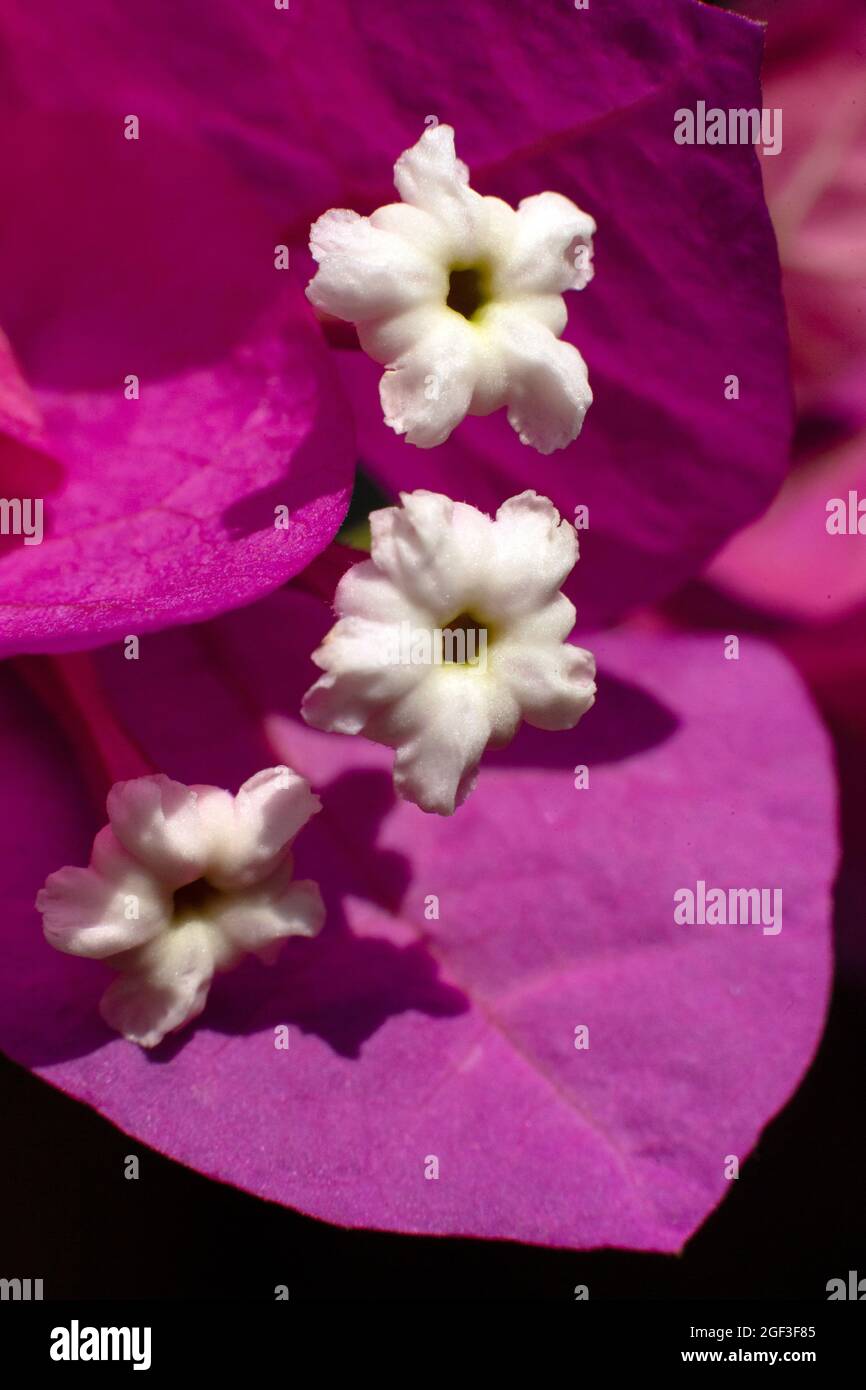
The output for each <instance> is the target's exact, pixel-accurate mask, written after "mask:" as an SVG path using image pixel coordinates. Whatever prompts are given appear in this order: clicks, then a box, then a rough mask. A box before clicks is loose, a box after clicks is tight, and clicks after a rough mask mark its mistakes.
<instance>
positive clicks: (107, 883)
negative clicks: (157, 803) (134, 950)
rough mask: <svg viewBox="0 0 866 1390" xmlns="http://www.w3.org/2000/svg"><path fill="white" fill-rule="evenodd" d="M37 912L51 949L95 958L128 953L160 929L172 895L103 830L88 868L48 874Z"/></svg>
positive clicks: (69, 869)
mask: <svg viewBox="0 0 866 1390" xmlns="http://www.w3.org/2000/svg"><path fill="white" fill-rule="evenodd" d="M36 908H37V911H39V912H41V913H42V918H43V929H44V932H45V939H46V940H47V941H48V943H49V945H51V946H54V947H55V948H56V949H57V950H58V951H64V952H66V953H67V954H69V955H74V956H90V957H93V958H95V959H98V958H101V957H105V956H112V955H115V954H116V953H117V952H118V951H127V950H129V949H130V948H131V947H133V946H138V945H140V944H141V943H142V942H144V941H148V940H149V939H150V938H151V937H152V936H154V935H155V934H156V933H157V932H158V931H160V930H161V929H162V928H163V926H164V925H165V923H166V922H167V920H168V919H169V918H170V916H171V894H170V893H168V892H166V891H165V890H164V889H163V888H162V886H161V885H160V884H159V883H158V882H157V881H156V880H155V879H154V878H153V877H152V876H151V875H150V874H149V873H147V871H146V870H145V869H143V868H142V866H141V865H140V864H138V863H137V862H136V861H135V860H134V859H132V858H131V857H130V855H129V854H127V852H126V851H125V850H124V848H123V846H122V845H121V844H120V843H119V842H118V840H117V839H116V838H115V836H114V834H113V832H112V830H111V829H110V828H109V827H108V826H106V828H105V829H104V830H102V831H100V833H99V835H98V836H97V839H96V843H95V844H94V850H93V856H92V858H91V862H90V867H89V868H87V869H78V868H70V867H67V868H64V869H58V870H57V872H56V873H53V874H49V876H48V878H47V879H46V881H45V886H44V887H43V888H41V889H40V891H39V893H38V895H37V898H36Z"/></svg>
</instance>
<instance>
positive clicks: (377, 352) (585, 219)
mask: <svg viewBox="0 0 866 1390" xmlns="http://www.w3.org/2000/svg"><path fill="white" fill-rule="evenodd" d="M394 183H395V185H396V188H397V192H398V193H399V194H400V197H401V198H402V200H403V201H402V202H400V203H390V204H389V205H388V206H387V207H384V208H378V209H377V210H376V211H375V212H374V213H373V214H372V216H370V217H360V216H359V215H358V214H357V213H356V212H349V211H347V210H346V209H344V208H338V209H335V210H333V211H331V212H326V213H324V214H323V215H322V216H321V217H320V218H319V219H318V220H317V221H316V222H315V223H314V225H313V227H312V229H311V232H310V250H311V252H312V254H313V257H314V259H315V260H316V261H317V262H318V265H319V269H318V270H317V272H316V274H315V277H314V278H313V280H312V281H311V282H310V285H309V287H308V289H307V295H308V297H309V298H310V300H311V301H312V302H313V304H315V305H316V307H317V308H318V309H321V310H323V311H324V312H325V313H328V314H333V315H334V316H335V317H336V318H341V319H348V320H349V321H350V322H352V323H354V324H356V325H357V329H358V339H359V341H360V344H361V347H362V348H363V349H364V351H365V352H366V353H367V354H368V355H369V356H370V357H372V358H373V360H374V362H381V363H383V364H384V365H385V366H386V368H387V370H386V372H385V374H384V376H383V377H382V380H381V382H380V383H379V396H380V398H381V401H382V409H383V411H384V414H385V424H386V425H388V426H389V427H390V428H391V429H392V430H394V432H395V434H405V436H406V439H407V442H408V443H409V444H417V445H419V446H420V447H421V448H424V449H430V448H432V447H433V446H434V445H437V444H442V443H444V441H445V440H446V439H447V438H448V437H449V435H450V434H451V431H452V430H453V429H454V427H455V426H456V425H458V424H459V423H460V421H461V420H462V419H463V418H464V417H465V416H466V415H467V414H469V415H491V414H492V413H493V411H495V410H500V409H501V408H502V407H503V406H505V405H507V406H508V423H509V424H510V425H511V427H512V429H514V430H516V431H517V434H518V436H519V438H520V442H521V444H531V445H532V446H533V447H534V448H536V449H538V450H539V451H540V452H541V453H543V454H550V453H552V452H553V451H554V449H563V448H565V446H566V444H570V443H571V441H572V440H573V439H576V438H577V436H578V435H579V434H580V428H581V425H582V424H583V417H584V415H585V414H586V412H587V410H588V408H589V406H590V404H591V402H592V392H591V391H590V389H589V382H588V380H587V373H586V363H585V362H584V360H583V358H582V357H581V355H580V353H579V352H578V350H577V348H575V347H572V345H571V344H570V343H562V342H560V341H559V337H560V335H561V333H562V330H563V329H564V328H565V325H566V323H567V321H568V312H567V310H566V307H565V300H564V299H563V297H562V294H563V291H564V290H581V289H583V288H584V286H585V285H586V284H587V283H588V282H589V280H590V279H591V278H592V236H593V232H594V231H595V223H594V222H593V220H592V218H591V217H590V216H589V215H588V214H587V213H585V212H582V211H581V209H580V208H578V207H575V205H574V203H572V202H570V201H569V199H568V198H563V197H562V196H561V194H558V193H536V194H535V195H534V196H532V197H530V198H524V199H523V200H522V201H521V203H520V206H519V208H518V209H517V210H516V211H515V210H514V209H513V208H511V207H509V206H508V204H507V203H503V202H502V200H501V199H500V198H482V197H481V195H480V194H479V193H476V192H475V190H474V189H473V188H471V187H470V185H469V170H468V169H467V167H466V165H465V164H464V163H463V161H462V160H459V159H458V158H457V155H456V153H455V149H454V131H453V130H452V128H451V126H448V125H439V126H434V127H433V128H432V129H427V130H425V132H424V134H423V135H422V136H421V138H420V140H419V141H418V143H417V144H416V145H414V146H413V147H412V149H411V150H406V152H405V153H404V154H401V156H400V158H399V159H398V160H397V163H396V164H395V166H394Z"/></svg>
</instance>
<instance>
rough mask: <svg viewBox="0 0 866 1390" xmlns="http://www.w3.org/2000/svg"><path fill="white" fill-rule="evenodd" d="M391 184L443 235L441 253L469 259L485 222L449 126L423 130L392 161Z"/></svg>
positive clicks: (472, 258) (481, 202)
mask: <svg viewBox="0 0 866 1390" xmlns="http://www.w3.org/2000/svg"><path fill="white" fill-rule="evenodd" d="M394 184H395V186H396V189H397V192H398V193H399V194H400V197H401V198H402V199H403V202H404V203H409V204H411V205H412V206H413V207H416V208H422V209H423V210H424V211H425V212H427V213H429V214H430V215H431V216H432V217H433V218H435V220H436V221H437V223H438V224H439V225H440V226H441V228H442V229H443V231H444V233H445V237H446V240H445V243H444V247H445V255H446V257H449V258H451V259H453V258H454V257H455V256H458V255H460V256H461V257H462V258H465V259H467V260H470V261H471V260H474V259H475V257H476V256H477V255H478V254H479V251H480V246H479V240H478V238H479V232H480V231H481V229H482V228H483V225H484V212H483V200H482V198H481V196H480V194H478V193H476V192H475V190H474V189H472V188H470V187H469V170H468V169H467V167H466V165H465V164H464V163H463V160H462V159H458V158H457V155H456V153H455V149H454V130H453V128H452V127H451V126H450V125H439V126H433V127H432V129H428V130H425V131H424V134H423V135H422V136H421V138H420V140H419V141H418V143H417V144H415V145H413V146H412V148H411V149H410V150H406V151H405V152H404V153H403V154H401V155H400V158H399V159H398V160H397V163H396V164H395V165H394Z"/></svg>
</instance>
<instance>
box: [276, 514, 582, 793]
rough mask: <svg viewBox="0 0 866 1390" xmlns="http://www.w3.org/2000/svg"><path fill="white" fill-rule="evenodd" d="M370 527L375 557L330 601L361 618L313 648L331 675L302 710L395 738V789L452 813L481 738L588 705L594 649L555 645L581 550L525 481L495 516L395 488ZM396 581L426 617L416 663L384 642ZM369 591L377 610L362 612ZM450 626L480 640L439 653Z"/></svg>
mask: <svg viewBox="0 0 866 1390" xmlns="http://www.w3.org/2000/svg"><path fill="white" fill-rule="evenodd" d="M370 527H371V535H372V548H371V558H370V560H368V561H364V562H363V565H361V566H358V567H357V569H358V582H357V585H355V584H353V578H352V576H353V573H354V572H353V571H351V570H350V571H349V572H348V573H347V574H346V575H345V576H344V577H343V579H342V580H341V582H340V587H339V589H338V604H337V608H338V611H341V610H344V609H345V608H347V607H351V608H352V610H353V613H354V614H355V616H353V617H352V618H351V619H347V618H342V619H341V620H340V621H339V622H338V623H337V624H336V626H335V627H334V628H333V629H332V631H331V633H330V634H329V635H328V636H327V637H326V639H325V641H324V642H323V644H322V646H321V647H320V648H319V651H318V652H317V653H316V657H315V659H316V661H317V662H318V664H319V665H320V666H321V667H322V668H323V669H324V670H325V672H326V674H325V676H323V677H322V678H321V679H320V680H319V681H317V683H316V685H314V686H313V688H312V690H310V691H308V693H307V695H306V697H305V700H304V703H303V706H302V713H303V716H304V718H305V719H306V720H307V722H308V723H311V724H314V725H316V727H318V728H323V729H328V730H333V731H336V732H341V733H347V734H357V733H363V734H365V735H366V736H367V737H368V738H371V739H373V740H374V741H375V742H377V743H382V744H385V745H386V746H387V747H389V748H393V749H394V750H395V752H396V757H395V760H394V785H395V787H396V789H397V790H398V792H399V793H400V794H401V795H402V796H404V797H406V798H407V799H408V800H410V801H414V802H415V803H416V804H417V805H418V806H420V807H421V808H422V809H423V810H425V811H434V812H438V813H439V814H440V815H450V814H451V813H452V812H453V811H454V809H455V807H456V806H459V805H460V803H461V802H462V801H463V800H465V798H466V796H467V795H468V794H469V792H470V791H471V790H472V787H473V786H474V784H475V778H476V773H477V768H478V762H479V759H480V758H481V755H482V753H483V752H484V749H485V748H487V747H501V746H503V745H504V744H505V743H507V742H508V741H509V740H510V739H511V738H512V737H513V735H514V733H515V731H516V729H517V727H518V725H519V723H520V720H521V718H523V717H525V718H526V719H527V720H529V722H530V723H535V724H538V726H539V727H541V728H552V729H553V728H557V729H558V728H571V727H573V725H574V724H576V723H577V721H578V719H579V718H580V717H581V715H582V714H583V713H585V711H586V710H587V709H589V707H590V705H591V704H592V699H593V695H594V689H595V687H594V684H593V680H592V677H593V673H594V667H593V664H592V657H591V655H590V653H588V652H585V651H583V650H582V649H581V648H577V647H571V646H564V645H563V641H564V638H565V637H566V636H567V635H568V633H569V632H570V631H571V628H572V627H573V624H574V616H575V615H574V607H573V605H572V603H571V601H570V600H569V599H568V598H567V597H566V596H565V595H564V594H563V593H561V592H560V589H559V585H560V584H561V583H562V582H563V580H564V579H565V577H566V576H567V574H568V573H569V571H570V570H571V568H572V567H573V565H574V563H575V561H576V560H577V538H576V536H575V533H574V529H573V527H572V526H570V525H569V523H568V522H567V521H564V520H562V519H561V518H560V516H559V513H558V512H557V510H556V508H555V507H554V506H553V504H552V503H551V502H549V501H548V500H547V498H544V497H539V496H538V495H537V494H536V493H534V492H531V491H529V492H525V493H522V494H521V495H520V496H519V497H513V498H511V499H510V500H509V501H508V502H506V503H504V504H503V505H502V506H501V507H500V509H499V511H498V512H497V515H496V518H495V520H493V521H491V519H490V518H489V517H487V516H485V515H484V514H483V513H481V512H479V511H477V510H476V509H475V508H474V507H470V506H468V505H467V504H466V503H463V502H453V501H452V500H451V499H450V498H448V497H445V496H443V495H441V494H440V493H435V492H425V491H423V490H422V491H418V492H414V493H403V494H402V495H401V505H400V506H399V507H388V508H384V509H383V510H382V511H379V512H374V513H373V514H372V516H371V518H370ZM374 571H376V572H378V573H379V574H380V575H381V577H382V578H381V581H375V577H374V573H373V572H374ZM395 592H396V593H397V594H400V595H402V596H403V597H404V599H405V604H406V606H407V607H409V608H410V609H411V610H412V612H413V613H414V615H415V619H416V622H419V623H421V624H422V625H423V624H424V623H426V627H423V626H422V628H421V630H420V631H419V633H418V634H417V635H418V636H422V637H426V638H427V639H428V640H427V642H426V652H427V655H426V656H425V657H424V658H423V659H422V660H420V661H419V664H418V665H417V668H416V667H414V666H413V665H412V664H411V662H412V661H414V657H412V658H410V660H408V661H407V659H406V656H405V649H404V648H402V647H399V646H398V651H399V653H400V654H399V657H398V658H397V659H394V658H392V657H390V656H389V654H388V653H389V650H390V651H393V650H394V648H393V647H390V646H389V643H388V638H389V635H390V636H391V637H393V636H394V635H395V634H396V633H397V630H398V628H399V627H400V625H401V623H402V622H403V621H404V620H403V618H402V616H401V615H402V612H403V608H402V606H401V605H400V603H399V602H398V601H397V600H396V599H395V597H394V593H395ZM341 596H342V597H341ZM365 600H367V601H368V607H367V611H369V612H375V614H376V618H375V620H372V619H364V618H363V617H361V616H358V615H359V614H361V613H363V612H364V610H365ZM455 624H456V626H457V627H462V628H463V629H464V631H466V632H469V631H472V630H473V629H477V630H478V632H479V633H480V634H481V635H482V636H483V637H484V638H485V639H486V646H483V647H480V648H479V647H477V646H476V647H473V649H472V652H471V655H469V654H466V655H465V656H464V655H461V656H458V657H456V658H454V659H453V660H452V659H451V657H449V658H448V659H447V660H443V653H444V652H447V651H448V648H447V647H446V646H445V644H444V643H443V640H442V630H444V629H447V628H452V630H453V626H454V625H455ZM479 640H480V639H479ZM420 648H421V650H424V649H425V644H424V643H421V644H420ZM434 653H438V655H434ZM389 661H391V668H390V669H383V666H384V667H385V668H387V663H388V662H389ZM407 667H408V669H407Z"/></svg>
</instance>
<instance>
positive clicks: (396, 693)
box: [301, 618, 422, 734]
mask: <svg viewBox="0 0 866 1390" xmlns="http://www.w3.org/2000/svg"><path fill="white" fill-rule="evenodd" d="M410 630H413V629H412V626H411V624H410ZM399 643H400V628H399V627H395V626H394V625H392V624H388V623H374V622H367V621H366V620H365V619H363V618H342V619H341V620H340V622H338V623H337V624H336V626H335V627H333V628H332V629H331V631H330V632H329V633H328V636H327V638H326V640H325V641H324V642H323V644H322V646H321V647H319V648H318V650H317V651H315V652H314V653H313V660H314V661H315V663H316V665H317V666H318V667H320V669H321V670H323V671H324V672H325V675H324V676H321V677H320V678H319V680H317V681H316V684H315V685H314V686H312V687H311V689H310V690H308V691H307V693H306V695H305V696H304V700H303V704H302V707H301V708H302V713H303V716H304V719H306V721H307V723H308V724H312V725H313V727H314V728H317V729H327V730H328V731H330V732H331V733H337V734H359V733H362V732H363V730H364V727H365V725H366V723H367V721H368V719H369V718H370V715H371V713H372V712H373V711H374V710H376V709H378V707H379V706H380V705H381V704H382V702H383V701H391V700H396V699H399V698H400V696H402V695H404V694H405V693H406V692H407V691H408V690H410V689H411V688H412V687H413V686H414V685H416V684H417V682H418V680H419V678H420V676H421V674H422V671H421V670H420V669H419V667H417V666H412V665H410V664H409V663H408V662H406V663H401V661H400V659H399V652H400V647H399Z"/></svg>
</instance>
